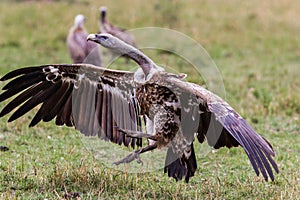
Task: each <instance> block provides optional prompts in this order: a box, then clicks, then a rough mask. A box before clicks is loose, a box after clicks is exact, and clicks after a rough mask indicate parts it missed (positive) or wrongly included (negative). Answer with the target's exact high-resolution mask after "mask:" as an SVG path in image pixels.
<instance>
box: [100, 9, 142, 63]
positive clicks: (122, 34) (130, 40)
mask: <svg viewBox="0 0 300 200" xmlns="http://www.w3.org/2000/svg"><path fill="white" fill-rule="evenodd" d="M99 12H100V21H99V28H100V30H99V33H109V34H111V35H113V36H115V37H117V38H119V39H120V40H122V41H124V42H126V43H127V44H129V45H131V46H133V47H135V48H137V45H136V42H135V39H134V36H133V35H132V34H130V33H129V32H127V31H126V30H125V29H123V28H120V27H116V26H114V25H113V24H111V23H110V22H109V21H108V20H107V8H106V7H105V6H102V7H100V8H99ZM113 53H115V54H116V52H113ZM124 57H125V58H126V62H128V61H129V58H128V57H127V56H124Z"/></svg>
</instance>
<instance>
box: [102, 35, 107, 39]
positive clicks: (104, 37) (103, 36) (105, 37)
mask: <svg viewBox="0 0 300 200" xmlns="http://www.w3.org/2000/svg"><path fill="white" fill-rule="evenodd" d="M100 39H102V40H107V39H108V37H107V36H105V35H102V36H101V37H100Z"/></svg>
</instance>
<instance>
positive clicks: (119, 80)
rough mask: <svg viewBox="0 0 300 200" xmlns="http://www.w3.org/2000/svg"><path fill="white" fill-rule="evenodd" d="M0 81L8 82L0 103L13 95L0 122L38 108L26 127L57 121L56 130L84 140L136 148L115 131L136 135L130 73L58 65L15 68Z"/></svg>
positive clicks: (137, 126) (136, 110)
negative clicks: (74, 131)
mask: <svg viewBox="0 0 300 200" xmlns="http://www.w3.org/2000/svg"><path fill="white" fill-rule="evenodd" d="M11 79H12V80H11ZM0 80H1V81H8V80H9V82H8V83H7V84H6V85H5V86H4V87H3V90H4V92H3V93H1V94H0V102H2V101H4V100H6V99H9V98H11V97H13V96H15V97H14V98H13V99H12V100H10V101H9V102H8V104H7V105H6V106H5V107H4V108H3V110H2V111H1V112H0V117H2V116H4V115H6V114H8V113H10V112H13V114H12V115H11V116H10V118H9V120H8V121H13V120H16V119H18V118H19V117H21V116H23V115H24V114H25V113H27V112H28V111H30V110H32V109H33V108H34V107H36V106H38V105H40V107H39V108H38V111H37V112H36V114H35V116H34V117H33V119H32V121H31V123H30V125H29V126H34V125H36V124H37V123H39V122H40V121H45V122H48V121H51V120H52V119H54V118H56V119H55V123H56V125H59V126H61V125H67V126H74V127H75V128H76V129H77V130H79V131H80V132H81V133H83V134H84V135H87V136H97V135H98V136H99V137H100V138H101V139H105V140H110V141H112V142H114V143H117V144H120V145H121V144H124V145H125V146H129V145H131V146H132V147H135V145H138V146H141V139H133V138H128V137H127V136H125V135H124V133H122V132H120V131H119V128H122V129H125V130H133V131H141V119H140V114H139V107H138V104H137V101H136V99H135V98H134V96H135V85H134V82H133V73H131V72H125V71H115V70H108V69H105V68H100V67H95V66H93V65H89V64H73V65H67V64H58V65H44V66H36V67H27V68H21V69H17V70H14V71H12V72H9V73H8V74H6V75H5V76H3V77H2V78H1V79H0Z"/></svg>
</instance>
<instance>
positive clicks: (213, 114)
mask: <svg viewBox="0 0 300 200" xmlns="http://www.w3.org/2000/svg"><path fill="white" fill-rule="evenodd" d="M165 81H166V83H165V84H166V85H172V87H173V88H176V90H177V93H178V94H179V95H181V94H182V93H187V92H188V93H190V94H192V95H194V97H193V98H192V100H191V102H192V103H191V102H189V103H188V104H186V103H185V104H184V105H182V107H185V106H186V107H189V106H190V107H191V105H194V103H195V102H200V103H199V110H200V119H199V126H198V129H197V138H198V141H199V142H203V141H204V140H205V139H207V141H208V144H209V145H210V146H213V147H214V148H220V147H224V146H226V147H229V148H230V147H233V146H238V145H241V146H242V147H243V149H244V151H245V152H246V154H247V156H248V158H249V160H250V162H251V164H252V166H253V168H254V171H255V172H256V174H257V175H259V173H262V175H263V177H264V179H265V180H268V177H270V178H271V180H272V181H273V180H274V174H273V170H272V168H273V169H274V170H275V172H277V173H278V172H279V170H278V166H277V165H276V163H275V161H274V160H273V158H272V157H273V156H275V153H274V151H273V149H272V146H271V145H270V143H269V142H268V141H266V140H265V139H264V138H263V137H261V136H260V135H259V134H257V133H256V132H255V131H254V129H253V128H252V127H251V126H250V125H249V124H248V123H247V122H246V121H245V120H244V119H243V118H242V117H241V116H240V115H239V114H238V113H237V112H236V111H235V110H234V109H233V108H232V107H230V106H229V105H228V103H226V102H225V101H224V100H222V99H221V98H220V97H218V96H217V95H215V94H213V93H212V92H210V91H208V90H206V89H205V88H203V87H201V86H199V85H196V84H193V83H189V82H185V81H183V80H181V79H179V78H176V77H175V76H169V77H166V78H165ZM181 103H182V102H181ZM184 134H185V135H187V134H190V133H184ZM187 137H188V136H187ZM271 166H272V167H271Z"/></svg>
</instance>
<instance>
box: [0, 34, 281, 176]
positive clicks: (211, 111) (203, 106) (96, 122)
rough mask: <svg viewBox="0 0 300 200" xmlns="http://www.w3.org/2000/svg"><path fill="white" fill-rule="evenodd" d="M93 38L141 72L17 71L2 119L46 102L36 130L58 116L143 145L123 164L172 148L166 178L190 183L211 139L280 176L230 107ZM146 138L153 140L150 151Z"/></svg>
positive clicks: (112, 40)
mask: <svg viewBox="0 0 300 200" xmlns="http://www.w3.org/2000/svg"><path fill="white" fill-rule="evenodd" d="M88 40H90V41H93V42H96V43H99V44H101V45H102V46H104V47H106V48H109V49H112V50H113V51H116V52H119V53H120V54H126V55H127V56H128V57H130V58H131V59H133V60H134V61H136V62H137V63H138V65H139V66H140V68H139V69H138V70H137V71H136V72H134V73H133V72H127V71H117V70H111V69H105V68H101V67H95V66H93V65H89V64H70V65H66V64H57V65H43V66H35V67H26V68H21V69H17V70H14V71H12V72H9V73H8V74H6V75H5V76H3V77H2V78H1V81H7V84H6V85H5V86H4V87H3V90H4V92H3V93H2V94H0V102H2V101H4V100H6V99H8V98H11V97H13V96H16V97H14V98H13V99H12V100H11V101H10V102H9V103H8V104H7V105H6V106H5V107H4V108H3V110H2V111H1V113H0V117H2V116H4V115H6V114H8V113H10V112H13V114H12V115H11V116H10V118H9V120H8V121H13V120H16V119H17V118H19V117H21V116H23V115H24V114H25V113H27V112H28V111H30V110H32V109H33V108H34V107H36V106H37V105H39V104H41V106H40V107H39V109H38V111H37V113H36V114H35V116H34V118H33V119H32V121H31V123H30V125H29V126H34V125H36V124H37V123H39V122H40V121H41V120H43V121H45V122H47V121H50V120H52V119H54V118H55V120H56V121H55V122H56V124H57V125H59V126H61V125H67V126H74V127H75V128H76V129H77V130H79V131H80V132H82V133H83V134H85V135H87V136H89V135H94V136H95V135H98V136H99V138H101V139H106V140H109V141H111V142H113V143H116V144H119V145H125V146H132V147H135V148H138V149H137V150H135V151H133V152H132V153H131V154H129V155H128V156H126V157H125V158H124V159H122V160H120V161H117V162H115V164H117V165H118V164H121V163H128V162H131V161H133V160H137V161H138V162H140V161H141V160H140V158H139V155H140V154H142V153H144V152H147V151H150V150H154V149H157V148H158V149H159V148H167V150H168V151H167V157H166V161H165V168H164V171H165V173H167V174H168V176H169V177H173V178H175V179H176V180H181V179H182V178H184V179H185V181H186V182H188V181H189V179H190V178H191V177H192V176H194V174H195V171H196V169H197V163H196V157H195V149H194V146H193V143H194V142H196V141H195V139H196V140H198V141H199V142H200V143H202V142H204V141H205V140H206V141H207V142H208V144H209V145H210V146H212V147H214V148H216V149H218V148H221V147H228V148H231V147H237V146H241V147H242V148H243V149H244V151H245V153H246V154H247V156H248V158H249V160H250V162H251V164H252V166H253V168H254V170H255V172H256V174H257V175H259V174H260V173H262V175H263V177H264V179H265V180H266V181H267V180H268V178H271V180H274V171H275V172H277V173H278V172H279V170H278V167H277V165H276V163H275V161H274V160H273V156H275V154H274V151H273V149H272V146H271V145H270V143H269V142H268V141H267V140H266V139H264V138H263V137H261V136H260V135H259V134H257V133H256V132H255V130H254V129H253V128H252V127H251V126H250V125H249V124H248V123H247V122H246V121H245V120H244V119H243V118H242V117H241V116H240V115H239V114H238V113H237V112H236V111H235V110H234V109H233V108H232V107H231V106H230V105H229V104H228V103H226V102H225V101H224V100H222V99H221V98H220V97H218V96H217V95H215V94H213V93H212V92H210V91H208V90H206V89H205V88H203V87H201V86H199V85H196V84H194V83H190V82H187V81H185V80H183V76H181V75H175V74H172V73H168V72H165V71H164V70H163V69H162V68H161V67H159V66H157V65H156V64H155V63H154V62H153V61H152V60H151V59H150V58H148V57H147V56H146V55H144V54H143V53H142V52H141V51H139V50H138V49H136V48H134V47H132V46H130V45H128V44H126V43H125V42H123V41H121V40H119V39H118V38H116V37H114V36H112V35H110V34H91V35H89V36H88ZM15 108H17V109H16V110H14V109H15ZM13 110H14V111H13ZM142 118H145V119H146V120H145V121H146V129H147V130H148V131H147V132H144V131H143V130H145V129H144V128H143V126H144V123H142V121H143V120H142ZM143 138H147V139H148V141H149V143H148V145H147V146H145V147H142V142H141V140H142V139H143Z"/></svg>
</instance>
